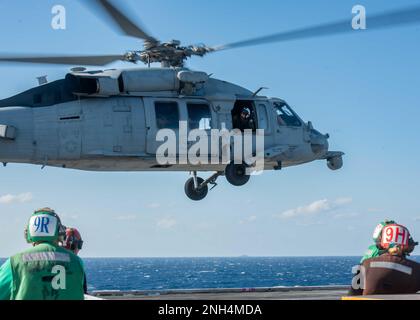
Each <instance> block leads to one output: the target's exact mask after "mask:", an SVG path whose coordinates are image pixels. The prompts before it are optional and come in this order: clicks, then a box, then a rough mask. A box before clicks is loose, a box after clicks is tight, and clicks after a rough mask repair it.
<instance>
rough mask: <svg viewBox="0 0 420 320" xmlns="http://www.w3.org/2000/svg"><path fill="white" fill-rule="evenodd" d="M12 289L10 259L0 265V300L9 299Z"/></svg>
mask: <svg viewBox="0 0 420 320" xmlns="http://www.w3.org/2000/svg"><path fill="white" fill-rule="evenodd" d="M12 290H13V272H12V265H11V264H10V259H7V261H6V262H5V263H4V264H3V265H2V266H1V267H0V300H10V299H11V296H12Z"/></svg>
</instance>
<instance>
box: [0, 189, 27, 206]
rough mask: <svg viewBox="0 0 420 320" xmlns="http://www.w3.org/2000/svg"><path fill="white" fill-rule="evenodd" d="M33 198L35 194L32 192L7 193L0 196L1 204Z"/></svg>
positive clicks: (22, 201)
mask: <svg viewBox="0 0 420 320" xmlns="http://www.w3.org/2000/svg"><path fill="white" fill-rule="evenodd" d="M32 199H33V195H32V193H30V192H27V193H21V194H17V195H13V194H6V195H3V196H0V204H13V203H26V202H30V201H32Z"/></svg>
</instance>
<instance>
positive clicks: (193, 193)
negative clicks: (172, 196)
mask: <svg viewBox="0 0 420 320" xmlns="http://www.w3.org/2000/svg"><path fill="white" fill-rule="evenodd" d="M195 179H197V181H196V182H195V181H194V180H195ZM203 183H204V180H203V179H202V178H200V177H192V178H190V179H188V180H187V182H186V183H185V194H186V195H187V197H188V198H190V199H191V200H193V201H200V200H203V199H204V198H205V197H206V196H207V193H208V192H209V188H208V186H207V185H206V184H203Z"/></svg>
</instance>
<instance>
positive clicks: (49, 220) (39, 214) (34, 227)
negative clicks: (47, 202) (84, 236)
mask: <svg viewBox="0 0 420 320" xmlns="http://www.w3.org/2000/svg"><path fill="white" fill-rule="evenodd" d="M65 231H66V228H65V227H64V226H63V225H62V224H61V220H60V218H59V216H58V215H57V214H56V213H55V211H54V210H52V209H50V208H43V209H39V210H37V211H35V212H34V213H33V214H32V216H31V218H30V219H29V222H28V225H27V227H26V229H25V239H26V241H27V242H28V243H36V242H50V243H54V242H58V241H61V240H62V238H63V236H64V235H65Z"/></svg>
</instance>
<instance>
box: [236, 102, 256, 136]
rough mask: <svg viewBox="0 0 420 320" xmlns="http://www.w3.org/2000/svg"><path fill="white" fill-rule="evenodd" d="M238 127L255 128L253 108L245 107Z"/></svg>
mask: <svg viewBox="0 0 420 320" xmlns="http://www.w3.org/2000/svg"><path fill="white" fill-rule="evenodd" d="M238 127H239V128H238V129H240V130H242V131H243V130H246V129H251V130H253V129H255V124H254V120H253V119H252V113H251V110H250V109H249V108H247V107H244V108H243V109H242V110H241V113H240V114H239V122H238Z"/></svg>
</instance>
